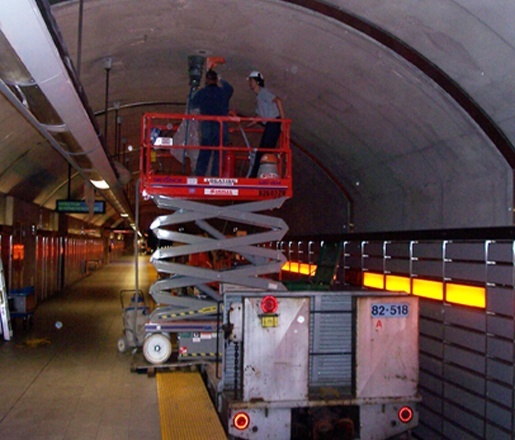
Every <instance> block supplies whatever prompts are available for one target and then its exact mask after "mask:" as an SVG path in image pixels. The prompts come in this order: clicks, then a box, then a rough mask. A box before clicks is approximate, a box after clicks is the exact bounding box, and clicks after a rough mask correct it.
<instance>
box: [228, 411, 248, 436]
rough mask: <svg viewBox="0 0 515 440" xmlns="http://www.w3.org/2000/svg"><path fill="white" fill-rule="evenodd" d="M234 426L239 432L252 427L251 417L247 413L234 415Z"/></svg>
mask: <svg viewBox="0 0 515 440" xmlns="http://www.w3.org/2000/svg"><path fill="white" fill-rule="evenodd" d="M232 424H233V425H234V427H235V428H236V429H238V430H239V431H243V430H245V429H247V428H248V427H249V425H250V417H249V415H248V414H247V413H246V412H239V413H236V414H234V416H233V418H232Z"/></svg>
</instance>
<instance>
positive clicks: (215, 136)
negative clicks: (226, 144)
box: [195, 121, 220, 176]
mask: <svg viewBox="0 0 515 440" xmlns="http://www.w3.org/2000/svg"><path fill="white" fill-rule="evenodd" d="M201 132H202V134H201V138H200V145H201V146H203V147H212V146H218V145H220V124H219V123H218V122H215V121H203V122H202V124H201ZM211 153H214V156H213V168H212V173H211V174H212V175H213V176H218V161H219V154H218V151H213V150H200V151H199V154H198V158H197V166H196V167H195V175H196V176H205V175H206V173H207V167H208V165H209V160H210V159H211Z"/></svg>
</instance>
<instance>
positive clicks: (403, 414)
mask: <svg viewBox="0 0 515 440" xmlns="http://www.w3.org/2000/svg"><path fill="white" fill-rule="evenodd" d="M413 415H414V414H413V410H412V409H411V408H410V407H409V406H403V407H402V408H401V409H399V411H398V412H397V417H399V420H400V421H401V422H402V423H409V422H411V420H412V419H413Z"/></svg>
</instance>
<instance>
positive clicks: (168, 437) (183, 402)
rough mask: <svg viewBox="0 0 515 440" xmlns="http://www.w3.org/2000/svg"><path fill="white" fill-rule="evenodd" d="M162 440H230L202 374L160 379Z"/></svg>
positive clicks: (171, 374) (164, 374)
mask: <svg viewBox="0 0 515 440" xmlns="http://www.w3.org/2000/svg"><path fill="white" fill-rule="evenodd" d="M156 377H157V379H156V381H157V397H158V399H159V414H160V417H161V439H162V440H190V439H191V440H206V439H209V440H217V439H220V440H226V439H227V435H226V434H225V431H224V429H223V427H222V424H221V422H220V419H219V418H218V414H217V412H216V410H215V408H214V406H213V403H212V402H211V399H210V398H209V394H208V392H207V390H206V387H205V385H204V382H203V381H202V378H201V376H200V373H198V372H184V371H173V372H160V373H157V375H156Z"/></svg>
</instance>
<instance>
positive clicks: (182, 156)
mask: <svg viewBox="0 0 515 440" xmlns="http://www.w3.org/2000/svg"><path fill="white" fill-rule="evenodd" d="M268 121H275V122H277V121H280V122H281V125H282V132H281V135H280V137H279V140H278V145H277V147H275V146H273V147H271V148H259V156H261V154H263V155H265V154H267V155H268V156H267V157H269V158H271V159H273V162H271V163H270V164H269V165H268V169H265V172H263V173H261V177H260V173H258V176H256V177H250V170H251V169H252V165H253V161H254V160H256V154H257V153H258V149H257V145H259V141H260V137H261V135H262V132H263V124H264V123H266V122H268ZM203 122H209V123H214V124H218V125H219V127H220V139H221V140H222V141H221V143H220V145H216V146H209V147H206V146H200V142H199V133H200V125H201V124H202V123H203ZM250 123H254V124H255V126H256V127H258V128H249V127H248V125H249V124H250ZM290 123H291V121H290V120H289V119H274V120H270V119H263V118H243V117H236V116H203V115H191V114H165V113H146V114H145V115H144V116H143V119H142V131H141V132H142V142H141V144H142V149H141V154H140V161H141V163H140V168H141V171H142V173H141V191H142V193H143V196H147V197H150V196H153V195H160V196H169V197H174V198H183V199H189V200H206V201H209V200H233V201H238V200H242V201H243V200H265V199H275V198H279V197H287V198H288V197H291V196H292V173H291V171H292V161H291V149H290ZM253 127H254V126H253ZM224 130H226V132H227V133H228V137H227V136H226V137H225V138H226V139H228V142H227V144H223V143H222V142H223V139H224V136H223V134H222V132H223V131H224ZM203 150H204V151H211V153H212V154H211V156H213V153H215V154H218V155H219V169H217V170H216V169H213V170H212V171H211V172H210V173H208V175H206V176H195V163H196V160H197V157H198V155H199V153H200V152H201V151H203ZM265 168H267V165H265ZM270 171H271V172H270Z"/></svg>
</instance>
